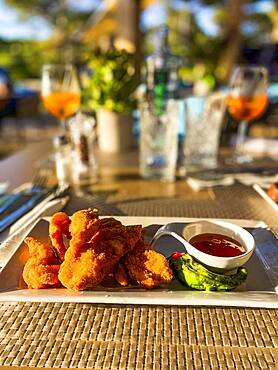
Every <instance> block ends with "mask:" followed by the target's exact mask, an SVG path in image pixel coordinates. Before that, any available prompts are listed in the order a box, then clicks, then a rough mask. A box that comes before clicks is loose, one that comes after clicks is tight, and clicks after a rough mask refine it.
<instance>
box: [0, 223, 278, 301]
mask: <svg viewBox="0 0 278 370" xmlns="http://www.w3.org/2000/svg"><path fill="white" fill-rule="evenodd" d="M115 218H117V219H118V220H119V221H121V222H122V223H123V224H126V225H132V224H142V225H143V226H144V227H147V232H146V237H147V238H151V237H152V235H153V234H154V232H155V231H156V230H157V228H158V227H159V226H158V225H164V224H166V223H177V227H181V225H180V223H188V222H193V221H196V220H199V219H188V218H164V217H159V218H154V217H117V216H115ZM225 221H230V222H233V223H235V224H237V225H239V226H242V227H246V228H248V230H249V231H250V232H252V234H253V236H254V237H255V240H256V250H255V253H254V254H253V256H252V257H251V259H250V260H249V262H248V263H247V265H246V267H247V269H248V272H249V273H248V278H247V281H246V282H245V283H244V284H243V285H242V286H241V287H239V288H238V289H237V290H236V291H232V292H202V291H194V290H191V289H189V288H186V287H185V286H184V285H182V284H180V283H179V282H178V281H177V280H176V279H174V280H173V282H172V283H171V284H169V285H168V286H167V287H163V288H159V289H154V290H145V289H142V288H138V287H133V288H122V287H113V288H112V287H110V288H107V287H104V286H98V287H96V288H95V289H94V290H91V291H83V292H72V291H70V290H67V289H63V288H60V289H41V290H31V289H27V288H26V285H25V283H24V282H23V280H22V270H23V266H24V255H26V248H27V247H26V246H25V244H24V243H20V244H19V245H18V248H17V249H16V251H15V252H14V254H13V255H12V256H11V257H10V259H9V261H8V262H7V264H6V265H5V266H4V267H3V269H2V271H1V272H0V301H2V302H3V301H23V302H83V303H106V304H138V305H177V306H237V307H261V308H278V240H277V239H276V238H275V236H274V235H273V234H272V233H271V232H270V231H269V230H268V229H267V226H266V225H265V224H264V223H263V222H259V221H250V220H249V221H248V220H246V221H244V220H225ZM29 235H30V236H33V237H37V238H39V239H40V240H42V241H43V240H46V239H47V237H48V222H47V220H40V221H39V222H38V223H37V225H36V226H35V227H34V229H33V230H32V231H31V232H30V234H29ZM177 243H178V242H176V241H174V240H173V239H171V240H169V239H167V237H165V238H162V239H161V240H160V241H159V242H158V243H157V245H156V249H157V250H159V252H161V253H164V254H165V255H166V256H169V255H170V253H171V252H173V251H174V250H180V248H181V247H180V245H179V243H178V244H177Z"/></svg>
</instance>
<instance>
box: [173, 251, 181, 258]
mask: <svg viewBox="0 0 278 370" xmlns="http://www.w3.org/2000/svg"><path fill="white" fill-rule="evenodd" d="M181 256H182V253H180V252H174V253H172V254H171V258H172V259H177V258H180V257H181Z"/></svg>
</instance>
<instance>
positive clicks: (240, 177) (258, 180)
mask: <svg viewBox="0 0 278 370" xmlns="http://www.w3.org/2000/svg"><path fill="white" fill-rule="evenodd" d="M186 181H187V183H188V185H189V186H190V187H191V188H192V189H193V190H194V191H200V190H201V189H203V188H208V187H212V186H229V185H233V184H234V183H235V182H236V181H238V182H240V183H241V184H243V185H247V186H250V185H254V184H258V185H260V186H262V187H269V186H270V184H272V183H274V182H278V173H277V174H276V175H270V176H262V175H257V174H253V173H235V174H226V175H217V176H216V177H215V179H213V178H211V179H208V180H207V179H202V178H198V177H193V176H192V177H188V178H187V179H186Z"/></svg>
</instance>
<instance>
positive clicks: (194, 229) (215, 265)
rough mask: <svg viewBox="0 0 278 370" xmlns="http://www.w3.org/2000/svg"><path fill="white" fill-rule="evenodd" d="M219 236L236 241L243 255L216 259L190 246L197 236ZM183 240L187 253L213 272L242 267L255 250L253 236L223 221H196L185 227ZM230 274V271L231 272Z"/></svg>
mask: <svg viewBox="0 0 278 370" xmlns="http://www.w3.org/2000/svg"><path fill="white" fill-rule="evenodd" d="M207 233H211V234H221V235H226V236H229V237H230V238H233V239H235V240H236V241H238V242H239V243H240V244H241V245H242V247H243V248H244V249H245V253H243V254H241V255H240V256H235V257H217V256H212V255H210V254H207V253H204V252H201V251H200V250H198V249H197V248H195V247H193V246H192V245H191V244H190V239H192V238H193V236H195V235H199V234H207ZM182 236H183V238H184V239H185V240H186V241H187V243H186V245H185V248H186V250H187V253H189V254H190V255H191V256H193V257H194V258H196V259H197V260H198V261H199V262H201V263H203V264H204V265H206V266H208V268H210V269H211V270H213V271H215V272H222V273H223V272H224V270H225V271H229V270H234V269H236V268H238V267H240V266H243V265H244V264H245V263H246V262H247V261H248V260H249V258H250V257H251V256H252V254H253V252H254V249H255V240H254V238H253V236H252V235H251V234H250V233H249V232H248V231H246V230H245V229H243V228H242V227H240V226H237V225H234V224H231V223H229V222H224V221H198V222H195V223H192V224H189V225H187V226H186V227H185V228H184V229H183V235H182ZM231 273H232V271H231Z"/></svg>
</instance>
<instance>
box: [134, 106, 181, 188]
mask: <svg viewBox="0 0 278 370" xmlns="http://www.w3.org/2000/svg"><path fill="white" fill-rule="evenodd" d="M178 120H179V102H178V101H177V100H174V99H170V100H168V101H166V102H165V109H164V110H163V112H159V113H157V112H156V110H155V107H154V105H153V104H152V103H148V102H144V103H142V104H141V106H140V173H141V175H142V177H144V178H150V179H160V180H165V181H173V180H174V179H175V170H176V163H177V151H178Z"/></svg>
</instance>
